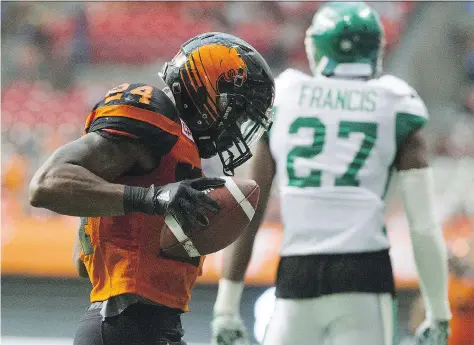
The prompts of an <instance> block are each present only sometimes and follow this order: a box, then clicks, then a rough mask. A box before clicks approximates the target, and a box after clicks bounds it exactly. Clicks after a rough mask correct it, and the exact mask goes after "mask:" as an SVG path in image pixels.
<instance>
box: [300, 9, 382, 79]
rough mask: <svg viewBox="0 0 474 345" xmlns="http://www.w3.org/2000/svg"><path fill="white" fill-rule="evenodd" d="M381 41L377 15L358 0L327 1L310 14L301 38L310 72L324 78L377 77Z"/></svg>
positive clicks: (380, 64) (380, 70)
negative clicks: (311, 15)
mask: <svg viewBox="0 0 474 345" xmlns="http://www.w3.org/2000/svg"><path fill="white" fill-rule="evenodd" d="M384 44H385V37H384V31H383V26H382V24H381V22H380V19H379V17H378V14H377V13H376V12H375V11H374V10H373V9H372V8H370V7H369V6H368V5H366V4H365V3H362V2H349V3H348V2H334V3H328V4H327V5H325V6H324V7H323V8H321V9H320V10H319V11H318V12H317V13H316V14H315V15H314V18H313V22H312V24H311V26H310V27H309V28H308V30H307V32H306V38H305V48H306V54H307V56H308V60H309V64H310V67H311V70H312V72H313V73H314V74H315V75H324V76H328V77H331V76H341V77H365V78H374V77H377V76H378V75H380V74H381V72H382V57H383V49H384Z"/></svg>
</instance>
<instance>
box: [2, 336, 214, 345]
mask: <svg viewBox="0 0 474 345" xmlns="http://www.w3.org/2000/svg"><path fill="white" fill-rule="evenodd" d="M72 341H73V339H72V338H32V337H31V338H30V337H6V336H2V337H1V338H0V344H2V345H72ZM188 345H209V344H207V343H189V342H188Z"/></svg>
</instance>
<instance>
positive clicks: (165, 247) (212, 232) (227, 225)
mask: <svg viewBox="0 0 474 345" xmlns="http://www.w3.org/2000/svg"><path fill="white" fill-rule="evenodd" d="M204 192H205V193H206V194H207V195H208V196H209V197H210V198H211V199H212V200H214V201H216V202H217V203H218V205H219V207H220V210H219V212H218V213H213V212H210V211H209V212H206V214H205V215H206V217H207V218H208V221H209V222H208V225H207V226H202V225H200V224H191V226H189V229H183V227H182V226H181V225H180V224H179V223H178V221H177V220H176V218H175V217H174V216H172V215H171V214H167V215H166V216H165V226H164V228H163V230H162V231H161V250H162V252H163V253H164V254H166V255H171V256H175V257H180V258H189V257H197V256H201V255H207V254H211V253H214V252H217V251H219V250H221V249H224V248H225V247H227V246H228V245H230V244H231V243H232V242H234V241H235V240H237V238H238V237H239V236H240V234H241V233H242V232H243V231H244V230H245V229H246V228H247V226H248V225H249V223H250V221H251V220H252V218H253V216H254V214H255V208H256V207H257V204H258V198H259V196H260V188H259V186H258V185H257V183H256V182H255V181H254V180H250V179H238V178H231V177H225V184H224V185H223V186H220V187H216V188H209V189H208V190H205V191H204Z"/></svg>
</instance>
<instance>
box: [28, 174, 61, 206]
mask: <svg viewBox="0 0 474 345" xmlns="http://www.w3.org/2000/svg"><path fill="white" fill-rule="evenodd" d="M53 181H54V180H53V179H51V178H50V173H49V172H47V171H42V172H40V171H38V172H37V173H36V174H35V175H34V176H33V178H32V179H31V181H30V185H29V190H28V191H29V201H30V205H31V206H33V207H41V208H47V207H48V204H49V200H50V199H51V198H50V196H51V194H52V192H53V191H54V189H55V186H54V182H53Z"/></svg>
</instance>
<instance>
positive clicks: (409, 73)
mask: <svg viewBox="0 0 474 345" xmlns="http://www.w3.org/2000/svg"><path fill="white" fill-rule="evenodd" d="M321 4H322V3H321V2H3V1H2V3H1V30H2V32H1V39H2V42H1V44H2V46H1V48H2V75H1V76H2V86H1V92H2V96H1V110H2V126H1V131H2V132H1V145H2V151H1V152H2V165H1V178H2V195H1V201H2V203H1V207H2V214H1V215H2V244H1V245H2V290H1V292H2V296H1V297H2V311H1V320H2V330H1V331H2V343H4V344H6V345H17V344H24V345H33V344H35V345H36V344H50V345H66V344H72V337H73V335H74V332H75V329H76V325H77V323H78V320H79V318H80V317H81V316H82V314H83V312H84V310H85V308H86V307H87V305H88V293H89V283H88V281H84V280H80V279H79V278H76V274H75V271H74V268H73V265H72V259H71V258H72V252H71V250H72V244H73V238H74V232H75V231H76V229H77V225H78V221H77V220H76V219H74V218H69V217H64V216H58V215H56V214H53V213H51V212H49V211H46V210H38V209H33V208H31V207H30V206H29V204H28V201H27V188H26V186H27V185H28V182H29V180H30V178H31V176H32V174H33V173H34V172H35V170H36V169H37V168H38V167H39V165H40V164H41V163H42V162H43V161H44V160H45V159H46V157H47V156H48V155H49V154H50V153H51V152H52V151H53V150H54V149H55V148H57V147H58V146H60V145H62V144H64V143H66V142H67V141H70V140H73V139H75V138H77V137H78V136H80V135H81V130H82V126H83V122H84V120H85V117H86V115H87V113H88V112H89V111H90V109H91V107H92V106H93V105H94V104H95V102H96V101H97V100H99V99H100V98H101V97H102V96H103V94H105V92H106V91H107V90H108V89H110V88H111V87H114V86H116V85H118V84H120V83H122V82H127V81H136V82H144V83H150V84H153V83H154V78H155V75H156V73H157V72H158V71H159V70H160V67H161V65H162V63H163V62H165V61H166V60H168V59H170V58H172V57H173V56H174V54H175V53H176V52H177V51H178V48H179V46H180V45H181V44H182V43H184V42H185V41H186V40H187V39H188V38H190V37H192V36H194V35H196V34H198V33H201V32H206V31H224V32H229V33H233V34H235V35H237V36H240V37H242V38H243V39H245V40H247V41H248V42H249V43H251V44H252V45H254V46H255V48H257V49H258V50H259V51H260V52H261V53H262V54H263V55H264V57H265V58H266V59H267V61H268V62H269V64H270V65H271V67H272V68H273V70H274V74H275V75H278V74H279V73H280V72H281V71H283V70H284V69H285V68H287V67H293V68H299V69H301V70H303V71H306V72H309V69H308V66H307V62H306V56H305V52H304V47H303V38H304V33H305V30H306V28H307V27H308V25H309V23H310V20H311V17H312V15H313V14H314V12H315V11H316V10H317V9H318V8H319V7H320V6H321ZM372 5H373V6H374V7H375V8H376V9H377V10H379V11H380V13H381V16H382V20H383V23H384V26H385V29H386V34H387V41H388V49H387V53H386V59H385V72H386V73H391V74H395V75H396V76H399V77H401V78H403V79H405V80H407V81H408V82H409V83H410V84H411V85H412V86H414V87H415V88H416V89H417V91H418V92H419V94H420V95H421V96H422V98H423V99H424V100H425V102H426V103H427V106H428V108H429V110H430V114H431V123H430V125H429V126H428V128H427V129H426V136H427V138H428V139H429V143H430V150H431V153H432V163H433V166H434V168H435V173H436V181H437V207H438V211H439V216H440V218H441V219H442V221H443V224H444V226H445V233H446V238H447V239H448V244H449V248H450V252H451V254H452V259H453V260H452V262H453V265H452V267H453V272H452V273H453V275H452V280H453V282H452V284H453V285H452V286H453V288H452V289H451V294H452V302H453V308H455V313H458V314H459V315H461V316H460V318H461V320H464V319H465V320H467V319H468V315H471V317H472V318H473V319H474V316H472V315H473V314H474V288H471V289H467V290H466V287H467V286H471V287H473V286H474V274H472V271H473V270H472V269H471V273H469V270H468V269H466V267H469V266H471V268H472V267H474V249H472V247H473V241H474V2H473V1H470V2H433V3H431V2H408V1H404V2H377V3H372ZM239 174H242V175H245V174H246V171H245V168H243V169H241V171H239ZM393 185H396V183H395V184H393ZM392 189H393V191H392V193H390V198H389V206H388V214H387V228H388V231H389V234H390V237H391V241H392V251H391V254H392V258H393V262H394V266H395V274H396V280H397V286H398V288H399V297H400V301H399V304H400V313H399V315H400V325H399V329H400V336H399V340H400V341H403V339H404V337H405V336H406V335H407V333H408V329H409V311H410V306H411V303H412V302H413V299H414V297H415V296H417V293H418V292H417V279H416V272H415V268H414V264H413V260H412V256H411V249H410V245H411V244H410V241H409V237H408V233H407V227H406V222H405V219H404V216H403V208H402V206H401V203H400V200H399V198H398V195H397V193H396V188H392ZM275 195H276V194H275ZM280 236H281V225H280V221H279V215H278V198H277V197H276V196H274V197H273V199H272V202H271V207H270V209H269V211H268V214H267V218H266V222H265V224H264V226H263V228H262V229H261V231H260V233H259V235H258V239H257V244H256V246H257V248H256V251H255V252H254V253H255V254H254V257H253V259H252V263H251V267H250V268H249V272H248V282H249V285H251V286H250V287H249V288H248V289H246V291H245V293H244V297H243V306H242V315H243V317H244V319H245V322H246V323H247V325H248V326H249V327H250V329H251V328H252V327H253V320H254V318H253V314H254V303H255V300H256V299H257V297H258V296H259V295H260V294H261V293H262V292H263V291H264V290H265V289H266V287H268V286H271V284H272V282H273V277H274V273H275V269H276V264H277V254H278V248H279V241H280ZM460 264H461V265H460ZM220 265H221V255H220V254H219V253H217V254H215V255H212V256H211V257H209V258H208V259H207V261H206V265H205V269H204V275H203V276H202V277H201V279H200V284H199V285H198V286H197V288H196V289H195V291H194V295H193V296H194V298H193V301H192V303H191V312H190V313H189V314H187V315H185V316H184V326H185V329H186V337H185V339H186V340H187V341H189V342H191V343H192V344H194V343H208V341H209V339H210V330H209V322H210V320H211V313H212V305H213V303H214V299H215V295H216V291H217V289H216V285H215V284H216V281H217V279H218V274H219V269H220ZM459 267H461V268H462V269H460V268H459ZM456 268H457V269H456ZM469 274H470V276H469ZM461 276H462V277H461ZM469 284H470V285H469ZM466 291H467V292H466ZM466 310H467V312H466ZM463 313H464V314H463ZM471 322H472V321H471ZM470 327H474V325H472V324H471V326H470ZM470 344H474V340H473V342H472V343H470ZM455 345H460V344H455ZM462 345H468V344H462Z"/></svg>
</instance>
